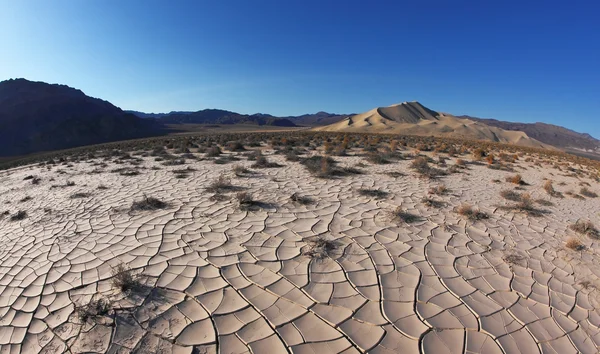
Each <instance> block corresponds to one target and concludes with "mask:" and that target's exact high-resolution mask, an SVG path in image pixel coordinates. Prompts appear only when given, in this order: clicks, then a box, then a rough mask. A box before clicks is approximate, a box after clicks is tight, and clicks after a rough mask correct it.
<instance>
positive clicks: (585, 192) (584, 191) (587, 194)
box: [579, 187, 598, 198]
mask: <svg viewBox="0 0 600 354" xmlns="http://www.w3.org/2000/svg"><path fill="white" fill-rule="evenodd" d="M579 194H581V195H583V196H585V197H588V198H597V197H598V194H596V193H595V192H592V191H591V190H589V189H588V188H587V187H582V188H581V190H580V191H579Z"/></svg>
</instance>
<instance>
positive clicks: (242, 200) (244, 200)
mask: <svg viewBox="0 0 600 354" xmlns="http://www.w3.org/2000/svg"><path fill="white" fill-rule="evenodd" d="M235 199H237V201H238V203H239V205H240V209H247V208H249V207H252V206H254V205H255V204H256V201H255V200H254V199H253V198H252V194H250V193H248V192H239V193H237V194H236V195H235Z"/></svg>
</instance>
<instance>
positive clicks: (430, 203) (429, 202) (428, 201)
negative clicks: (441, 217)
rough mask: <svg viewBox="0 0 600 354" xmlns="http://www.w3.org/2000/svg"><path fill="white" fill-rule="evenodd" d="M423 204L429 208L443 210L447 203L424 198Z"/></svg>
mask: <svg viewBox="0 0 600 354" xmlns="http://www.w3.org/2000/svg"><path fill="white" fill-rule="evenodd" d="M421 202H422V203H423V204H425V205H427V206H429V207H432V208H438V209H439V208H443V207H444V206H445V205H446V203H444V202H442V201H440V200H435V199H433V198H428V197H423V199H421Z"/></svg>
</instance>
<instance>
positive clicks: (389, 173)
mask: <svg viewBox="0 0 600 354" xmlns="http://www.w3.org/2000/svg"><path fill="white" fill-rule="evenodd" d="M385 174H386V175H388V176H390V177H392V178H398V177H404V176H406V175H405V174H404V173H402V172H398V171H390V172H386V173H385Z"/></svg>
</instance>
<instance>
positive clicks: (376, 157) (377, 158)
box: [366, 152, 390, 165]
mask: <svg viewBox="0 0 600 354" xmlns="http://www.w3.org/2000/svg"><path fill="white" fill-rule="evenodd" d="M366 159H367V161H369V162H370V163H372V164H376V165H384V164H388V163H390V161H389V160H388V159H386V157H385V156H384V155H383V154H380V153H377V152H374V153H370V154H368V155H367V156H366Z"/></svg>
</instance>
